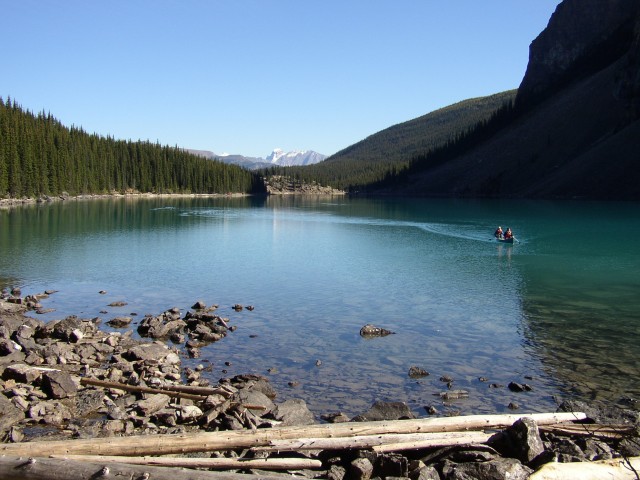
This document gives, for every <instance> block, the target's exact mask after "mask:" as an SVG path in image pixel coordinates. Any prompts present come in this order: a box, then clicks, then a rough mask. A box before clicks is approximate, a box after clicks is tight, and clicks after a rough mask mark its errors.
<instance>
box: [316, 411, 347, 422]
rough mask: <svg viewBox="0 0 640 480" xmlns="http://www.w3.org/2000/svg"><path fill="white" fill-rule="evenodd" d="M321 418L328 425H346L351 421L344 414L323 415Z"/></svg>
mask: <svg viewBox="0 0 640 480" xmlns="http://www.w3.org/2000/svg"><path fill="white" fill-rule="evenodd" d="M320 418H322V420H324V421H325V422H327V423H344V422H348V421H349V417H347V416H346V415H345V414H344V413H342V412H338V413H328V414H325V415H321V416H320Z"/></svg>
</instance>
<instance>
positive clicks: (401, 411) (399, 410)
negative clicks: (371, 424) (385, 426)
mask: <svg viewBox="0 0 640 480" xmlns="http://www.w3.org/2000/svg"><path fill="white" fill-rule="evenodd" d="M405 418H415V417H414V415H413V413H412V412H411V409H410V408H409V407H408V406H407V404H406V403H403V402H375V403H374V404H373V405H372V406H371V408H370V409H369V410H368V411H367V412H365V413H363V414H361V415H358V416H356V417H354V418H353V419H352V421H353V422H368V421H376V420H401V419H405Z"/></svg>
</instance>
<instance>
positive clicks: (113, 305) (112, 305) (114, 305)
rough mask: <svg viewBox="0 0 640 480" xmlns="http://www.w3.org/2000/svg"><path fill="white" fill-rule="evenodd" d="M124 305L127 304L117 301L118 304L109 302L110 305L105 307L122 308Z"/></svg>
mask: <svg viewBox="0 0 640 480" xmlns="http://www.w3.org/2000/svg"><path fill="white" fill-rule="evenodd" d="M125 305H127V302H123V301H118V302H111V303H110V304H108V305H107V307H124V306H125Z"/></svg>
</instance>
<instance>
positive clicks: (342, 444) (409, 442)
mask: <svg viewBox="0 0 640 480" xmlns="http://www.w3.org/2000/svg"><path fill="white" fill-rule="evenodd" d="M492 435H493V434H492V433H485V432H481V431H477V430H473V431H470V432H443V433H405V434H385V435H358V436H355V437H337V438H298V439H295V440H272V441H271V442H270V444H269V446H268V447H255V448H254V450H256V451H270V452H272V451H285V452H290V451H294V452H297V451H301V450H349V449H351V450H355V449H368V448H371V449H373V450H375V451H379V452H386V451H401V450H411V449H415V448H432V447H447V446H451V445H466V444H470V443H484V442H486V441H488V440H489V438H490V437H491V436H492Z"/></svg>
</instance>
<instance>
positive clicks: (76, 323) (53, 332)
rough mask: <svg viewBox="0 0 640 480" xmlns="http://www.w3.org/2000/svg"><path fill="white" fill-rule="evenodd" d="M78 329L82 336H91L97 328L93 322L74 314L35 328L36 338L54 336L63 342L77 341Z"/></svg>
mask: <svg viewBox="0 0 640 480" xmlns="http://www.w3.org/2000/svg"><path fill="white" fill-rule="evenodd" d="M75 330H79V331H81V332H82V333H83V336H93V335H95V334H96V333H97V331H98V329H97V326H96V324H95V323H94V322H92V321H90V320H82V319H80V318H78V317H76V316H70V317H67V318H65V319H63V320H58V321H53V322H50V323H47V324H45V325H43V326H42V327H41V328H38V329H36V333H35V336H36V337H37V338H49V337H51V338H56V339H58V340H63V341H65V342H77V332H75Z"/></svg>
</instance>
